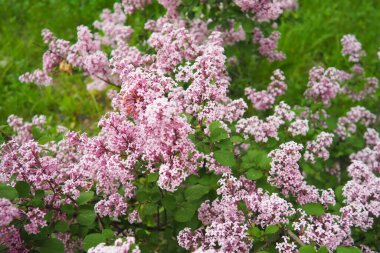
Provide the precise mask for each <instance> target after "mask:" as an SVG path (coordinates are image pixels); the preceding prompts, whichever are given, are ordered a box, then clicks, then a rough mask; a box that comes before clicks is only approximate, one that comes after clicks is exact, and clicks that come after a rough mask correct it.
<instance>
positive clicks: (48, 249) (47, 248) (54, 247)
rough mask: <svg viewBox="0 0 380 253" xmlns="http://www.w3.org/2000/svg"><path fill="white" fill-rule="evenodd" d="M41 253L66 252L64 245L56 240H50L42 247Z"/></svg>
mask: <svg viewBox="0 0 380 253" xmlns="http://www.w3.org/2000/svg"><path fill="white" fill-rule="evenodd" d="M40 252H41V253H52V252H54V253H60V252H62V253H63V252H65V247H64V245H63V243H62V242H61V241H60V240H58V239H56V238H50V239H48V240H46V241H44V242H43V243H42V245H41V247H40Z"/></svg>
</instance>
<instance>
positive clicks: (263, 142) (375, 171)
mask: <svg viewBox="0 0 380 253" xmlns="http://www.w3.org/2000/svg"><path fill="white" fill-rule="evenodd" d="M149 5H156V6H161V7H162V6H163V7H164V8H165V9H166V13H165V15H163V16H162V17H159V18H158V19H157V20H153V19H150V20H144V22H145V23H144V29H143V30H139V32H140V33H141V34H136V31H134V27H131V26H129V25H127V24H128V17H129V16H130V15H133V14H134V13H135V12H139V11H140V12H143V11H144V9H145V8H148V7H147V6H149ZM194 7H197V8H198V9H196V8H195V10H196V11H195V13H194V12H193V11H191V10H194ZM296 9H297V2H296V1H294V0H277V1H272V0H244V1H240V0H239V1H238V0H236V1H232V2H223V3H222V2H220V3H215V2H213V1H208V2H207V1H202V5H201V6H197V5H195V4H194V3H192V2H191V1H182V2H181V1H177V0H165V1H164V0H159V1H158V3H157V2H155V1H153V2H152V1H150V0H149V1H145V0H144V1H135V0H133V1H130V0H123V1H122V3H115V5H114V9H113V10H108V9H107V10H104V11H103V12H102V14H101V16H100V20H98V21H95V22H94V28H95V30H92V29H90V28H89V27H86V26H79V27H78V28H77V41H76V42H74V43H70V42H69V41H66V40H63V39H60V38H57V37H56V36H55V35H54V34H53V33H52V32H51V31H49V30H47V29H45V30H43V31H42V36H43V41H44V43H45V44H46V45H47V51H46V52H45V53H44V55H43V57H42V69H37V70H35V71H33V72H31V73H25V74H23V75H21V76H20V81H21V82H33V83H36V84H37V85H42V86H47V85H55V82H54V79H55V77H56V72H57V71H62V72H65V73H66V74H72V73H74V72H75V73H81V74H83V75H84V76H86V77H88V78H89V79H91V81H90V82H89V83H88V84H87V88H88V89H89V90H93V89H96V90H106V91H107V92H108V94H109V97H110V98H111V99H112V109H111V110H110V111H108V112H107V113H106V114H105V115H102V117H101V119H100V120H99V122H98V127H99V132H98V133H96V134H88V133H82V132H75V131H72V130H69V129H67V128H64V127H57V128H55V127H52V126H50V125H49V124H48V123H47V121H46V118H45V117H44V116H35V117H34V118H33V119H32V122H27V121H24V120H23V119H21V118H19V117H17V116H15V115H11V116H9V119H8V124H9V126H10V127H11V128H12V130H13V135H10V136H8V139H7V141H6V142H4V143H3V144H2V145H1V150H0V157H1V162H0V182H1V184H0V217H1V219H0V235H1V236H0V245H2V247H3V248H4V249H7V250H8V251H9V252H37V251H41V252H83V251H88V252H94V253H95V252H133V253H137V252H164V251H169V252H185V251H186V252H284V253H287V252H301V253H306V252H335V251H337V252H341V253H344V252H361V251H362V252H376V251H378V250H380V248H379V243H378V242H379V237H378V235H379V231H380V224H379V222H378V221H379V216H380V188H379V185H380V182H379V177H378V175H379V173H380V153H379V151H380V138H379V134H378V131H377V130H376V127H377V126H378V120H377V115H376V114H374V113H372V112H371V111H370V110H369V109H370V108H365V107H364V105H366V103H365V101H366V100H367V101H368V99H375V98H374V95H376V92H377V88H378V79H377V78H376V77H368V76H366V74H365V73H366V72H365V71H364V68H365V67H366V66H364V64H363V63H362V62H361V59H362V58H363V57H365V55H366V54H365V52H364V50H363V48H362V45H361V43H360V42H359V41H358V40H357V39H356V37H355V36H354V35H345V36H344V37H343V38H342V40H341V42H342V57H345V56H348V62H353V63H354V64H355V65H353V66H352V68H351V69H348V70H343V69H338V68H335V67H333V66H331V67H327V66H315V67H313V68H312V69H311V70H310V72H309V82H308V83H307V84H304V90H303V92H304V93H301V94H299V95H300V96H303V95H304V96H303V99H302V103H301V104H298V105H297V104H291V103H286V102H285V101H284V95H286V91H287V90H289V89H292V86H291V85H290V84H287V83H286V81H285V80H287V79H286V77H285V74H284V73H283V72H282V71H281V70H280V69H277V70H275V71H274V72H273V75H272V76H271V77H270V83H269V84H268V86H267V88H266V89H264V90H260V91H257V90H256V88H254V87H242V91H245V95H246V97H234V96H231V95H230V86H231V84H233V83H234V81H236V80H234V78H232V77H231V75H230V73H229V68H228V65H229V63H231V62H232V63H234V64H239V62H238V59H237V58H227V56H226V53H225V48H226V47H228V46H238V44H239V43H240V42H242V41H245V42H248V43H251V46H252V47H253V48H256V49H257V51H256V53H257V55H256V57H265V58H266V59H267V60H268V61H269V62H273V61H278V60H285V53H283V52H280V50H279V49H277V44H278V41H279V40H280V34H279V32H278V31H276V30H275V29H276V25H274V22H275V21H276V20H278V19H279V18H280V17H281V15H282V14H283V13H284V12H286V11H296ZM210 10H212V12H213V13H212V14H211V13H210ZM230 10H233V13H232V14H231V11H230ZM207 14H209V15H210V16H208V15H207ZM233 17H235V18H233ZM268 30H269V31H270V32H269V33H268V34H267V35H265V34H264V31H265V33H267V31H268ZM139 35H141V36H139ZM252 35H253V40H252ZM136 36H137V38H139V42H138V43H133V42H132V38H136ZM231 59H232V60H231ZM252 74H254V73H252ZM305 74H307V73H305ZM352 82H361V83H363V82H364V88H363V89H362V90H361V91H359V92H357V91H355V90H353V89H352V87H350V85H351V83H352ZM247 86H248V85H247ZM342 101H349V102H347V103H346V104H344V106H341V103H342ZM362 101H364V102H362ZM360 102H362V103H360ZM336 107H338V108H339V109H340V110H335V109H334V108H336ZM334 119H336V121H334ZM43 137H45V138H43ZM361 144H362V145H361Z"/></svg>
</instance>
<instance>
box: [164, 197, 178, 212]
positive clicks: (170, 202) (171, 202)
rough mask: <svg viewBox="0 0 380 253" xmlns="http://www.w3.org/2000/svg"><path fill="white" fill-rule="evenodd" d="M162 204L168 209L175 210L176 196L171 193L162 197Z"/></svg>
mask: <svg viewBox="0 0 380 253" xmlns="http://www.w3.org/2000/svg"><path fill="white" fill-rule="evenodd" d="M162 205H163V206H164V207H165V208H166V209H167V210H174V209H175V208H176V206H177V204H176V201H175V197H173V196H171V195H166V196H165V197H164V198H163V199H162Z"/></svg>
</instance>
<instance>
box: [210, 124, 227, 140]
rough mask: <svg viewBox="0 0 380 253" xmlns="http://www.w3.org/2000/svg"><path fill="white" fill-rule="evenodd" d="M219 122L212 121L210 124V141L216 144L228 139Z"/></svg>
mask: <svg viewBox="0 0 380 253" xmlns="http://www.w3.org/2000/svg"><path fill="white" fill-rule="evenodd" d="M221 125H222V124H221V123H220V121H214V122H212V123H211V124H210V126H209V128H210V139H211V141H213V142H218V141H220V140H224V139H227V138H228V133H227V131H226V130H224V129H223V128H221Z"/></svg>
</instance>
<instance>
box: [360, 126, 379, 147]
mask: <svg viewBox="0 0 380 253" xmlns="http://www.w3.org/2000/svg"><path fill="white" fill-rule="evenodd" d="M364 139H365V142H366V144H367V146H376V145H377V143H380V136H379V133H378V132H377V131H376V130H375V129H373V128H367V131H366V132H365V133H364Z"/></svg>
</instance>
